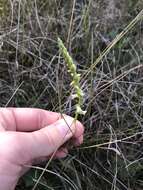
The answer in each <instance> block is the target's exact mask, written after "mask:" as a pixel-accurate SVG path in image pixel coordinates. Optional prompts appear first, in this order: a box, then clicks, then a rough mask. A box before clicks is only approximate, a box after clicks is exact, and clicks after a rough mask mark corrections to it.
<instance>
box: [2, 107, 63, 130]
mask: <svg viewBox="0 0 143 190" xmlns="http://www.w3.org/2000/svg"><path fill="white" fill-rule="evenodd" d="M59 118H61V114H60V113H55V112H50V111H46V110H42V109H34V108H0V125H1V126H3V127H2V129H3V128H4V129H6V130H11V131H23V132H25V131H27V132H28V131H35V130H39V129H41V128H43V127H45V126H47V125H50V124H52V123H54V122H55V121H57V120H58V119H59Z"/></svg>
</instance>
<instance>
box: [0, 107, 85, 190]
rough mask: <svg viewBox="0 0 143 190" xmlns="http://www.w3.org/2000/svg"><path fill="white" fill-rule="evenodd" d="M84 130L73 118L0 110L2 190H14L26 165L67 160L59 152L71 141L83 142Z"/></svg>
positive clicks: (0, 184) (15, 109)
mask: <svg viewBox="0 0 143 190" xmlns="http://www.w3.org/2000/svg"><path fill="white" fill-rule="evenodd" d="M83 131H84V129H83V126H82V124H81V123H80V122H78V121H77V122H76V123H73V118H71V117H69V116H65V115H64V119H63V118H61V114H59V113H54V112H49V111H45V110H41V109H31V108H0V190H14V188H15V186H16V184H17V182H18V179H19V177H20V176H21V175H23V174H24V172H25V171H26V168H25V166H26V165H32V164H33V163H34V161H35V160H36V161H37V160H39V161H40V160H42V159H43V158H44V159H45V158H48V157H49V156H50V155H52V153H54V152H55V150H57V152H56V154H55V157H59V158H60V157H64V156H66V152H67V149H66V147H65V148H64V151H63V149H62V148H60V147H61V146H62V145H63V144H64V143H65V142H67V141H68V140H69V139H71V138H72V139H73V140H72V142H73V143H74V145H80V144H81V143H82V141H83Z"/></svg>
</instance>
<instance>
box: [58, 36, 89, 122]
mask: <svg viewBox="0 0 143 190" xmlns="http://www.w3.org/2000/svg"><path fill="white" fill-rule="evenodd" d="M58 45H59V48H60V52H61V54H62V56H63V58H64V60H65V62H66V64H67V67H68V72H69V73H70V75H71V77H72V82H71V84H70V85H71V86H72V87H73V88H74V89H75V94H73V95H72V99H76V100H77V103H76V111H75V118H76V119H77V117H78V115H85V113H86V111H83V110H82V108H81V106H82V104H83V96H84V93H83V91H82V89H81V88H80V74H78V73H77V68H76V65H75V64H74V61H73V59H72V57H71V56H70V54H69V53H68V51H67V49H66V47H65V46H64V43H63V42H62V40H61V39H60V38H58Z"/></svg>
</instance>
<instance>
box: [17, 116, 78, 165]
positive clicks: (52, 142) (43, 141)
mask: <svg viewBox="0 0 143 190" xmlns="http://www.w3.org/2000/svg"><path fill="white" fill-rule="evenodd" d="M78 125H81V124H80V123H79V122H74V120H73V119H72V118H70V117H67V118H65V119H60V120H58V121H56V122H55V123H54V124H51V125H49V126H47V127H45V128H42V129H40V130H39V131H35V132H32V133H19V137H18V135H17V137H18V139H20V140H18V142H17V143H18V144H19V148H20V150H21V151H22V152H23V153H24V155H23V154H20V155H23V156H22V158H20V159H19V160H20V161H21V159H22V160H23V159H24V160H23V162H27V161H30V160H33V159H36V158H39V157H45V156H49V155H51V154H52V153H53V152H54V151H56V150H58V148H60V147H61V146H62V145H63V144H64V143H65V142H66V141H68V140H69V139H70V138H71V137H72V136H74V134H75V132H76V127H78Z"/></svg>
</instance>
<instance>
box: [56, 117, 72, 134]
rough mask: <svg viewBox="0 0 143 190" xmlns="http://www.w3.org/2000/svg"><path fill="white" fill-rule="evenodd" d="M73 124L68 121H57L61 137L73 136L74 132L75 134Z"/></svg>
mask: <svg viewBox="0 0 143 190" xmlns="http://www.w3.org/2000/svg"><path fill="white" fill-rule="evenodd" d="M74 125H75V124H74V123H73V120H71V119H68V120H65V119H61V120H59V123H58V126H57V127H58V129H59V131H60V133H61V134H62V136H67V135H68V136H71V137H72V136H73V134H74V132H75V126H74Z"/></svg>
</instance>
